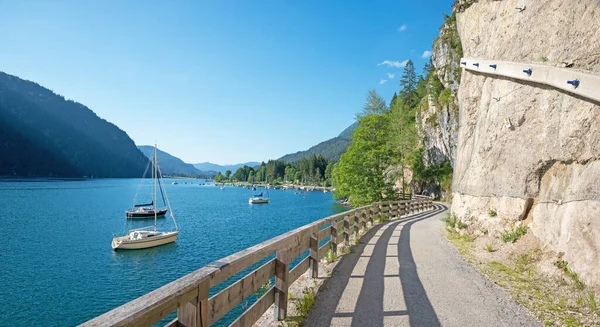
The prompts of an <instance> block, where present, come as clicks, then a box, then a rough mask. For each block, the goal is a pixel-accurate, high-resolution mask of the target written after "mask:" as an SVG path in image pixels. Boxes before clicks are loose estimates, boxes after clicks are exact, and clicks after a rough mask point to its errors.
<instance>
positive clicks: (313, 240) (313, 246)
mask: <svg viewBox="0 0 600 327" xmlns="http://www.w3.org/2000/svg"><path fill="white" fill-rule="evenodd" d="M309 267H310V277H311V278H317V277H319V232H318V231H317V234H313V235H312V236H311V237H310V259H309Z"/></svg>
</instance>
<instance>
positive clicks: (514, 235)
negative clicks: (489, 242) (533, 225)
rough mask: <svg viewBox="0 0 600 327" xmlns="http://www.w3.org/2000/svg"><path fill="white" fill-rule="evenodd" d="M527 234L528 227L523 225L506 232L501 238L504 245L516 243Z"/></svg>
mask: <svg viewBox="0 0 600 327" xmlns="http://www.w3.org/2000/svg"><path fill="white" fill-rule="evenodd" d="M526 233H527V227H525V226H523V225H521V226H519V227H517V228H515V229H513V230H505V231H503V232H502V233H501V234H500V238H501V239H502V242H504V243H514V242H516V241H517V240H518V239H519V238H520V237H521V236H523V235H525V234H526Z"/></svg>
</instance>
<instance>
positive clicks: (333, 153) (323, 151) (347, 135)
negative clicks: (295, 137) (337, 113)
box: [279, 122, 358, 162]
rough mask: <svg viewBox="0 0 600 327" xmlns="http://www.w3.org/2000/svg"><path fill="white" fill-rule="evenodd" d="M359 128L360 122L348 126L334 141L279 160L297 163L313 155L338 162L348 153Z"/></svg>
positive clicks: (325, 142)
mask: <svg viewBox="0 0 600 327" xmlns="http://www.w3.org/2000/svg"><path fill="white" fill-rule="evenodd" d="M357 126H358V122H356V123H354V124H352V125H350V126H348V128H346V129H345V130H344V131H342V132H341V133H340V135H338V136H336V137H334V138H332V139H329V140H327V141H324V142H321V143H319V144H317V145H315V146H312V147H311V148H309V149H308V150H306V151H298V152H296V153H290V154H286V155H285V156H283V157H281V158H279V160H283V161H285V162H295V161H298V160H301V159H302V158H309V157H310V156H312V155H316V156H318V155H321V156H322V157H323V158H325V159H327V160H332V161H337V160H339V159H340V157H341V156H342V154H344V152H346V149H348V146H349V145H350V142H351V141H352V132H354V130H355V129H356V127H357Z"/></svg>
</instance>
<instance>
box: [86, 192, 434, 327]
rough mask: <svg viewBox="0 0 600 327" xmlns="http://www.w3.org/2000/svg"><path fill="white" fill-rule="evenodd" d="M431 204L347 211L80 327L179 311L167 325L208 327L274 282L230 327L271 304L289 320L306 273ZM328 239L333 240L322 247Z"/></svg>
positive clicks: (417, 201)
mask: <svg viewBox="0 0 600 327" xmlns="http://www.w3.org/2000/svg"><path fill="white" fill-rule="evenodd" d="M432 208H433V204H432V201H431V199H429V198H425V197H416V196H413V200H403V201H386V202H377V203H373V204H371V205H368V206H364V207H360V208H356V209H352V210H349V211H345V212H342V213H339V214H336V215H333V216H329V217H327V218H323V219H320V220H317V221H315V222H313V223H310V224H307V225H304V226H302V227H299V228H296V229H294V230H292V231H289V232H287V233H284V234H282V235H279V236H277V237H274V238H272V239H270V240H268V241H265V242H262V243H260V244H257V245H255V246H252V247H249V248H247V249H244V250H242V251H240V252H238V253H235V254H232V255H230V256H228V257H225V258H223V259H220V260H217V261H214V262H212V263H210V264H208V265H206V266H204V267H202V268H200V269H198V270H196V271H194V272H192V273H190V274H188V275H186V276H183V277H181V278H179V279H177V280H175V281H173V282H171V283H169V284H167V285H165V286H163V287H161V288H159V289H157V290H154V291H152V292H150V293H148V294H146V295H143V296H141V297H139V298H137V299H135V300H133V301H131V302H128V303H126V304H124V305H122V306H120V307H118V308H116V309H113V310H111V311H109V312H107V313H105V314H103V315H101V316H98V317H96V318H94V319H92V320H90V321H87V322H85V323H83V324H82V325H80V326H86V327H92V326H151V325H153V324H155V323H157V322H159V321H161V320H162V319H164V318H166V317H167V316H168V315H170V314H171V313H173V312H174V311H177V318H176V319H175V320H173V321H171V322H170V323H168V324H167V326H186V327H192V326H194V327H207V326H210V325H212V324H214V323H215V322H216V321H218V320H219V319H221V318H222V317H223V316H224V315H225V314H227V313H228V312H229V311H231V309H233V308H235V307H236V306H237V305H239V304H240V303H241V302H242V301H244V300H245V299H246V298H248V297H249V296H251V295H252V294H254V293H255V292H256V291H257V290H259V289H261V290H263V289H264V288H266V286H267V285H270V284H269V283H268V282H269V281H270V280H271V279H272V278H275V285H274V286H273V287H271V288H270V289H268V290H264V291H265V294H264V295H263V296H261V297H260V298H259V299H258V300H257V301H256V302H255V303H254V304H253V305H252V306H251V307H250V308H248V309H247V310H246V311H245V312H244V313H242V315H241V316H240V317H238V318H237V320H235V321H234V322H233V323H232V324H231V325H232V326H251V325H252V324H254V323H255V322H256V321H257V320H258V319H259V318H260V317H261V316H262V315H263V314H264V313H265V311H266V310H267V309H268V308H269V307H270V306H271V305H272V304H275V305H276V310H275V317H276V318H277V319H279V320H283V319H285V316H286V315H287V296H288V292H287V289H288V287H289V285H291V284H292V283H293V282H294V281H295V280H297V279H298V278H299V277H300V276H301V275H302V274H303V273H304V272H306V271H307V270H309V271H310V272H311V273H310V277H312V278H316V277H318V263H319V261H320V260H321V258H323V257H324V256H325V254H326V253H327V252H328V251H333V252H335V253H338V246H339V244H340V243H342V242H344V243H345V244H346V245H349V241H350V236H351V235H353V237H355V238H356V237H360V235H361V230H362V231H366V230H367V229H368V228H371V227H372V226H373V225H374V222H375V221H382V220H387V219H392V218H396V217H400V216H403V215H406V214H408V213H415V212H418V211H423V210H431V209H432ZM328 236H331V238H330V240H329V241H328V242H327V243H325V244H324V245H320V244H321V243H322V241H324V240H325V239H326V238H327V237H328ZM307 251H308V252H309V256H308V257H306V258H304V259H303V260H301V261H300V263H298V264H297V265H296V267H294V268H293V269H291V270H290V263H291V262H293V261H294V259H296V258H297V257H298V256H300V255H301V254H303V253H305V252H307ZM274 253H276V257H275V258H274V259H272V260H269V261H268V262H266V263H264V264H263V265H262V266H260V267H258V268H256V269H254V270H253V271H251V272H250V273H248V274H247V275H246V276H244V277H242V278H241V279H239V280H238V281H236V282H235V283H233V284H231V285H229V286H228V287H226V288H225V289H223V290H221V291H220V292H218V293H217V294H215V295H213V296H212V297H210V298H209V290H210V288H212V287H215V286H217V285H219V284H220V283H221V282H223V281H224V280H226V279H228V278H230V277H232V276H234V275H236V274H238V273H239V272H241V271H243V270H245V269H247V268H248V267H251V266H253V265H255V264H257V263H258V262H261V261H262V260H263V259H265V258H266V257H268V256H270V255H273V254H274Z"/></svg>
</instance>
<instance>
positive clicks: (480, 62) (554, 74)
mask: <svg viewBox="0 0 600 327" xmlns="http://www.w3.org/2000/svg"><path fill="white" fill-rule="evenodd" d="M460 66H461V67H462V68H464V69H466V70H469V71H474V72H479V73H484V74H488V75H498V76H505V77H510V78H513V79H518V80H522V81H528V82H532V83H538V84H544V85H548V86H551V87H554V88H557V89H561V90H563V91H567V92H570V93H573V94H576V95H579V96H581V97H584V98H587V99H591V100H593V101H595V102H600V76H598V74H597V73H590V72H582V71H578V70H575V69H568V68H558V67H552V66H548V65H541V64H530V63H522V62H511V61H501V60H491V59H472V58H462V59H461V60H460Z"/></svg>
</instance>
